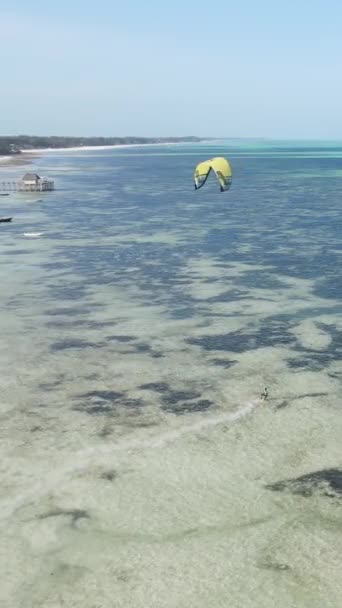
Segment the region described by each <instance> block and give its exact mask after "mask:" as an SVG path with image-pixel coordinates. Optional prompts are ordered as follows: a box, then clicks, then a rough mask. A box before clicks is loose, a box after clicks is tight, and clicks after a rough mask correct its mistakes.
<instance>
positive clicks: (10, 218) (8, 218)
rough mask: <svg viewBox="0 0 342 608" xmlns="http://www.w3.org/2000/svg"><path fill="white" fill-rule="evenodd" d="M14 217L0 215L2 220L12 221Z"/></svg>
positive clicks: (0, 220)
mask: <svg viewBox="0 0 342 608" xmlns="http://www.w3.org/2000/svg"><path fill="white" fill-rule="evenodd" d="M12 219H13V218H12V217H0V222H11V221H12Z"/></svg>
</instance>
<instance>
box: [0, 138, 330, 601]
mask: <svg viewBox="0 0 342 608" xmlns="http://www.w3.org/2000/svg"><path fill="white" fill-rule="evenodd" d="M214 155H224V156H227V157H229V159H230V160H231V164H232V168H233V185H232V187H231V189H230V191H229V192H228V193H224V194H221V193H220V192H219V189H218V184H217V183H216V182H215V179H214V178H210V179H209V180H208V182H207V184H206V185H205V186H204V187H203V188H202V189H201V190H199V191H197V192H195V191H194V189H193V184H192V172H193V168H194V166H195V164H196V163H197V162H199V161H200V160H202V159H206V158H209V157H211V156H214ZM29 169H30V170H36V171H37V172H38V173H40V174H42V175H46V176H47V177H51V178H53V179H55V181H56V190H55V192H53V193H48V194H45V193H44V194H37V193H35V194H12V195H11V196H9V197H3V198H1V199H0V206H1V212H0V213H1V215H11V216H13V218H14V220H13V223H12V224H9V225H0V253H1V257H0V272H1V316H0V330H1V334H0V335H1V341H0V364H1V401H0V404H1V405H0V436H1V443H0V446H1V448H0V449H1V459H0V479H1V490H0V525H1V534H2V543H1V548H0V566H1V570H2V573H3V576H2V579H3V582H2V586H1V590H0V600H1V602H0V604H1V606H3V607H4V608H17V607H18V608H40V607H41V608H57V607H60V606H67V607H68V608H71V607H74V606H82V608H95V607H99V608H100V607H101V608H107V607H112V606H114V605H115V607H116V608H130V607H132V608H133V607H134V608H143V607H144V608H145V607H146V606H148V607H149V608H164V607H165V608H171V607H172V608H183V607H184V608H185V607H186V608H192V607H194V608H195V607H196V608H202V607H203V608H209V607H210V608H211V607H212V608H220V607H227V606H229V608H242V607H243V608H259V607H260V608H274V607H275V606H276V607H277V608H289V607H291V608H292V607H297V606H298V608H306V607H308V608H316V607H317V608H323V607H324V608H329V607H333V608H336V607H337V606H339V605H340V604H341V602H342V583H341V578H340V571H341V566H342V558H341V555H342V511H341V505H342V503H341V497H342V452H341V433H342V417H341V405H342V399H341V380H342V364H341V350H342V316H341V312H342V305H341V293H342V267H341V255H342V247H341V235H342V221H341V200H342V144H338V143H320V142H311V143H307V142H266V141H265V142H249V143H246V142H242V141H240V142H211V143H208V144H196V145H184V146H151V147H144V148H126V149H120V148H118V149H116V150H98V151H95V150H93V151H80V152H56V153H48V154H46V155H44V156H42V157H41V158H40V159H37V161H36V163H35V164H34V165H31V166H29ZM25 170H26V168H25V167H24V169H23V168H20V167H19V168H18V167H15V168H11V169H10V168H5V167H3V168H2V169H1V173H2V175H3V176H6V177H7V176H9V177H13V178H17V177H20V176H21V174H22V173H23V172H24V171H25ZM30 232H31V233H32V232H41V233H42V236H41V237H39V238H30V237H26V236H24V233H30ZM264 386H267V387H268V390H269V400H268V401H267V402H266V403H265V404H263V403H261V402H260V399H259V397H260V393H261V392H262V390H263V388H264Z"/></svg>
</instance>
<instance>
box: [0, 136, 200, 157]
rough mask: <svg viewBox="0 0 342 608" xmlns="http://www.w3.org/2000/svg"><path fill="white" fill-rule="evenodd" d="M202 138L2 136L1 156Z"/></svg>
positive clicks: (178, 141)
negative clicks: (45, 149) (27, 152)
mask: <svg viewBox="0 0 342 608" xmlns="http://www.w3.org/2000/svg"><path fill="white" fill-rule="evenodd" d="M199 141H201V138H200V137H194V136H191V135H189V136H186V137H134V136H132V137H59V136H47V137H44V136H39V135H15V136H0V155H12V154H20V151H21V150H35V149H39V148H56V149H57V148H74V147H82V146H119V145H130V144H158V143H171V144H172V143H182V142H184V143H186V142H189V143H191V142H199Z"/></svg>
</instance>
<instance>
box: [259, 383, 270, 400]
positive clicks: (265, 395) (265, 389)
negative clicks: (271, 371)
mask: <svg viewBox="0 0 342 608" xmlns="http://www.w3.org/2000/svg"><path fill="white" fill-rule="evenodd" d="M260 397H261V399H262V400H263V401H266V399H267V397H268V390H267V387H266V386H265V388H264V391H263V393H261V396H260Z"/></svg>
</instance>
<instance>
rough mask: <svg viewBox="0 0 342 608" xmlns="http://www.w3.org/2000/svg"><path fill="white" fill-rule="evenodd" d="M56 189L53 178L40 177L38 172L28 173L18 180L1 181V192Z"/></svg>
mask: <svg viewBox="0 0 342 608" xmlns="http://www.w3.org/2000/svg"><path fill="white" fill-rule="evenodd" d="M54 189H55V184H54V182H53V181H52V180H50V179H46V178H44V177H39V175H37V174H36V173H26V175H24V177H23V178H22V179H20V180H18V181H12V180H11V181H9V180H6V181H2V182H0V192H48V191H51V190H54Z"/></svg>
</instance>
